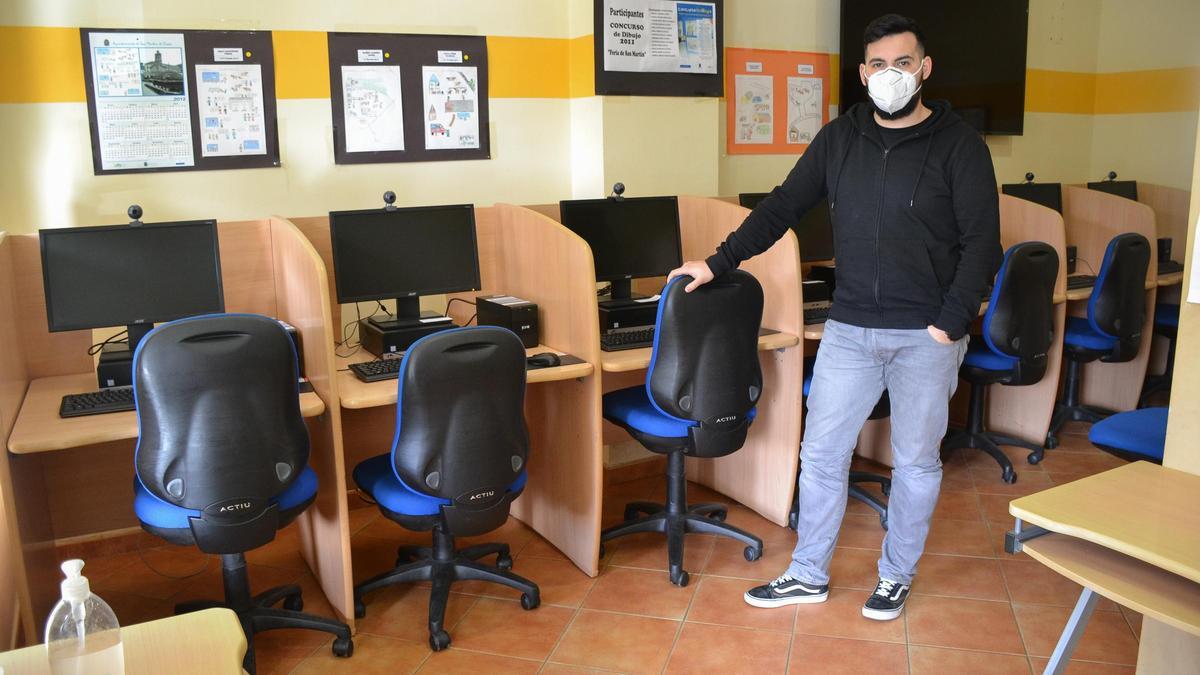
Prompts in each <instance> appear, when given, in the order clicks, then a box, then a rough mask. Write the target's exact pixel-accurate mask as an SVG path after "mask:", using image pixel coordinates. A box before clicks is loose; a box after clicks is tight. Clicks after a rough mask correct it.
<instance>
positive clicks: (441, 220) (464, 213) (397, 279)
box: [329, 204, 479, 302]
mask: <svg viewBox="0 0 1200 675" xmlns="http://www.w3.org/2000/svg"><path fill="white" fill-rule="evenodd" d="M329 236H330V238H331V239H332V241H333V272H334V278H335V280H336V285H337V296H338V302H359V301H361V300H383V299H387V298H405V297H410V296H415V295H434V294H438V293H457V292H460V291H477V290H479V256H478V253H477V252H476V250H475V207H474V206H472V205H470V204H457V205H453V206H418V207H412V208H404V209H395V210H392V211H386V210H384V209H369V210H366V211H337V212H333V213H330V214H329Z"/></svg>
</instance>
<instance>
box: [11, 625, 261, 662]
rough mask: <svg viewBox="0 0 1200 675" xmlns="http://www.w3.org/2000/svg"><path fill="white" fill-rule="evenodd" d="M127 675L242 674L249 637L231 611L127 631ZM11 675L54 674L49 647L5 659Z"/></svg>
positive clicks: (124, 634)
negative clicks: (51, 669)
mask: <svg viewBox="0 0 1200 675" xmlns="http://www.w3.org/2000/svg"><path fill="white" fill-rule="evenodd" d="M121 646H122V647H123V648H124V651H125V673H126V675H142V674H143V673H145V674H147V675H149V674H157V673H173V674H174V675H191V674H195V675H218V674H220V673H242V672H243V671H242V659H243V658H244V657H245V655H246V636H245V634H243V633H242V627H241V625H240V624H239V623H238V620H237V615H236V614H234V613H233V612H231V611H229V610H228V609H206V610H203V611H199V612H192V613H190V614H181V615H179V616H172V617H168V618H166V619H158V620H157V621H148V622H146V623H139V624H136V625H133V626H125V627H123V628H122V629H121ZM0 668H2V669H3V671H4V672H5V673H20V674H21V675H42V674H43V673H45V674H47V675H48V674H49V673H50V663H49V661H48V660H47V658H46V645H44V644H39V645H34V646H32V647H26V648H24V649H17V650H14V651H11V652H4V653H3V654H0Z"/></svg>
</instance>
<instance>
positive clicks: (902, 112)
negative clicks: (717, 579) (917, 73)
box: [867, 78, 925, 121]
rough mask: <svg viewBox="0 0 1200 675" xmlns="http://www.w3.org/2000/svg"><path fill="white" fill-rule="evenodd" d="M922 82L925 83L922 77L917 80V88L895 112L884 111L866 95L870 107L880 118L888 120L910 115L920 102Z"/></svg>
mask: <svg viewBox="0 0 1200 675" xmlns="http://www.w3.org/2000/svg"><path fill="white" fill-rule="evenodd" d="M924 84H925V80H924V78H922V79H921V80H919V81H918V82H917V90H916V91H914V92H913V95H912V97H911V98H909V99H908V103H905V104H904V107H903V108H901V109H899V110H897V111H896V112H892V113H890V112H886V111H884V110H883V109H882V108H880V107H879V106H878V105H875V99H873V98H871V97H870V96H867V100H868V101H870V102H871V107H872V108H875V114H876V115H879V118H880V119H884V120H889V121H891V120H898V119H903V118H905V117H908V116H909V115H911V114H912V112H913V111H914V110H916V109H917V105H918V104H920V103H921V87H922V86H923V85H924Z"/></svg>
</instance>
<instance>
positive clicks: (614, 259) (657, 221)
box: [558, 197, 683, 300]
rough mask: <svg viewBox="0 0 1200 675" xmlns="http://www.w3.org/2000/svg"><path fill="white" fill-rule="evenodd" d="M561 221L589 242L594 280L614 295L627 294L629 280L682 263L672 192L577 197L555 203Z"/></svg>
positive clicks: (676, 204) (624, 296)
mask: <svg viewBox="0 0 1200 675" xmlns="http://www.w3.org/2000/svg"><path fill="white" fill-rule="evenodd" d="M558 208H559V216H560V218H561V219H562V224H563V225H564V226H566V227H567V228H568V229H570V230H571V231H572V232H574V233H576V234H578V235H579V236H580V237H582V238H583V240H584V241H586V242H587V243H588V246H591V247H592V257H593V258H594V260H595V263H596V280H597V281H610V282H612V292H611V297H612V299H613V300H628V299H630V298H631V297H632V292H631V291H632V284H631V280H632V279H638V278H644V277H660V276H664V275H666V274H667V273H668V272H670V271H671V270H673V269H675V268H676V267H679V266H680V265H681V264H683V253H682V248H681V246H680V243H679V200H678V199H676V198H675V197H624V198H620V199H617V198H609V199H578V200H568V201H562V202H559V203H558Z"/></svg>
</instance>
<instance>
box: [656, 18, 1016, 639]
mask: <svg viewBox="0 0 1200 675" xmlns="http://www.w3.org/2000/svg"><path fill="white" fill-rule="evenodd" d="M863 48H864V53H865V58H864V63H863V64H860V65H859V76H860V78H861V80H862V83H863V85H864V86H865V87H866V88H867V92H868V94H869V95H870V99H871V103H870V104H867V103H860V104H858V105H856V106H854V107H853V108H851V109H850V110H849V111H847V113H846V114H845V115H843V116H841V117H839V118H837V119H835V120H834V121H832V122H830V123H829V124H828V125H826V126H825V127H824V128H823V129H821V131H820V133H818V134H817V137H816V138H815V139H813V142H812V144H811V145H810V146H809V147H808V151H807V152H805V153H804V155H802V156H801V158H800V160H799V161H798V162H797V163H796V166H795V168H793V169H792V171H791V173H790V174H789V175H788V177H787V179H786V180H785V181H784V182H783V185H781V186H779V187H777V188H775V190H774V191H772V192H771V194H770V196H768V197H767V198H766V199H764V200H763V202H762V203H761V204H760V205H759V206H758V208H756V209H755V210H754V212H753V213H751V214H750V216H749V217H748V218H746V221H745V222H744V223H742V225H741V226H740V227H739V228H738V229H737V230H736V231H735V232H733V233H732V234H730V235H729V238H728V239H726V240H725V242H724V243H723V244H721V246H720V247H719V248H718V249H717V252H716V253H715V254H714V255H712V256H711V257H709V258H708V260H707V261H705V262H699V261H693V262H687V263H684V265H683V266H682V267H680V268H679V269H677V270H675V271H673V272H672V273H671V276H672V277H675V276H678V275H681V274H686V275H690V276H692V277H693V278H694V281H692V282H691V283H690V284H689V285H688V290H689V291H690V290H692V289H694V288H696V287H697V286H699V285H701V284H704V283H707V282H708V281H710V280H711V279H712V278H713V276H714V275H720V274H723V273H724V272H726V271H728V270H730V269H732V268H734V267H736V266H737V265H738V264H739V263H741V262H742V261H743V260H746V259H748V258H750V257H752V256H754V255H757V254H759V253H762V252H763V251H765V250H767V249H768V248H770V247H771V245H772V244H774V243H775V242H776V241H778V240H779V238H780V237H782V236H783V234H784V233H785V232H786V231H787V229H788V227H789V226H790V225H792V224H793V223H797V222H799V221H800V218H801V216H803V215H804V214H805V213H806V212H807V211H808V210H809V209H810V208H812V207H813V205H815V204H816V203H817V202H818V200H820V199H821V197H824V196H826V195H827V196H828V198H829V209H830V215H831V219H832V222H833V231H834V253H835V256H836V260H837V271H836V279H837V284H836V289H835V291H834V296H833V307H832V308H831V309H830V312H829V320H828V321H827V322H826V324H825V334H824V337H823V338H822V339H821V347H820V350H819V351H818V352H817V361H816V366H815V368H814V371H813V380H812V387H811V390H810V394H809V397H808V418H807V424H806V426H807V428H806V429H805V436H804V444H803V451H802V453H801V461H802V471H801V473H800V484H799V493H798V494H799V502H800V511H799V522H798V526H797V528H796V533H797V543H796V549H795V552H794V553H793V555H792V563H791V565H789V566H788V569H787V570H786V571H785V572H784V573H783V574H782V575H781V576H780V577H779V578H777V579H775V580H774V581H772V582H770V583H769V584H765V585H763V586H758V587H755V588H752V589H750V590H749V591H747V592H746V595H745V600H746V602H748V603H750V604H751V605H754V606H756V607H778V606H782V605H790V604H802V603H816V602H824V601H825V599H826V598H827V597H828V594H829V563H830V560H831V558H832V557H833V550H834V545H835V544H836V543H837V536H838V530H839V528H840V526H841V522H842V517H843V515H844V513H845V509H846V496H847V494H846V490H847V480H848V477H849V470H850V459H851V454H852V452H853V450H854V445H855V442H856V440H857V437H858V434H859V431H860V430H861V428H862V425H863V423H864V422H865V421H866V419H867V417H868V415H869V414H870V412H871V409H872V408H873V407H874V406H875V403H876V402H877V401H878V399H879V397H880V395H881V394H882V393H883V391H884V390H885V389H886V390H887V391H888V392H889V393H890V395H891V402H892V416H891V424H892V458H893V464H894V469H893V471H892V491H891V495H890V500H889V504H888V525H889V529H888V532H887V535H886V536H885V537H884V541H883V552H882V555H881V557H880V559H879V583H878V585H877V586H876V588H875V591H874V593H872V594H871V595H870V596H869V597H868V598H867V601H866V604H865V605H864V606H863V610H862V613H863V616H866V617H868V618H871V619H879V620H887V619H894V618H896V617H897V616H899V615H900V613H901V611H903V609H904V601H905V600H906V599H907V597H908V591H909V586H910V584H911V583H912V579H913V575H914V574H915V573H916V569H917V561H918V560H919V559H920V557H921V553H922V552H923V551H924V548H925V539H926V537H927V536H928V534H929V523H930V518H931V517H932V515H933V509H934V506H935V505H936V504H937V499H938V492H939V490H940V488H941V480H942V463H941V459H940V457H939V446H940V442H941V439H942V436H943V435H944V433H945V431H946V421H947V416H948V403H949V400H950V397H951V396H952V395H953V393H954V390H955V387H956V386H957V384H958V368H959V365H960V364H961V363H962V359H963V355H964V354H965V353H966V349H967V337H966V332H967V328H968V327H969V325H970V323H971V321H972V320H973V319H975V317H976V315H977V314H978V312H979V304H980V301H981V299H982V298H983V296H984V294H985V293H986V291H987V288H988V285H989V284H990V283H991V282H992V279H993V277H994V276H995V273H996V270H997V268H998V267H999V264H1000V260H1001V257H1002V254H1001V249H1000V214H999V203H998V199H997V196H996V177H995V173H994V171H993V168H992V162H991V156H990V154H989V153H988V149H987V146H986V145H985V144H984V142H983V140H982V139H981V138H980V137H979V135H978V134H977V133H976V132H975V131H974V130H972V129H971V128H970V127H969V126H968V125H967V124H966V123H965V122H963V121H962V120H961V119H960V118H959V117H958V116H957V115H956V114H954V113H953V112H952V111H951V110H950V106H949V105H948V104H947V103H946V102H944V101H930V102H928V103H926V102H925V101H923V100H922V98H921V96H920V91H921V85H922V83H923V82H924V81H925V80H926V79H928V78H929V76H930V73H931V72H932V70H933V62H932V60H931V59H930V58H929V57H928V56H926V55H925V40H924V36H923V34H922V32H921V28H920V27H919V26H918V25H917V24H916V23H915V22H913V21H912V20H911V19H907V18H905V17H902V16H898V15H895V14H888V15H886V16H882V17H879V18H878V19H875V20H874V21H872V22H871V23H870V25H868V26H867V28H866V30H865V32H864V35H863Z"/></svg>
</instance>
